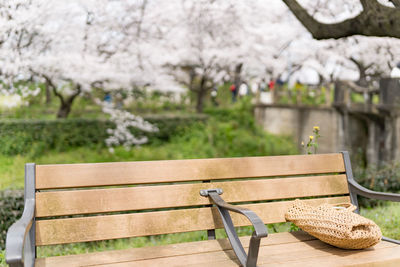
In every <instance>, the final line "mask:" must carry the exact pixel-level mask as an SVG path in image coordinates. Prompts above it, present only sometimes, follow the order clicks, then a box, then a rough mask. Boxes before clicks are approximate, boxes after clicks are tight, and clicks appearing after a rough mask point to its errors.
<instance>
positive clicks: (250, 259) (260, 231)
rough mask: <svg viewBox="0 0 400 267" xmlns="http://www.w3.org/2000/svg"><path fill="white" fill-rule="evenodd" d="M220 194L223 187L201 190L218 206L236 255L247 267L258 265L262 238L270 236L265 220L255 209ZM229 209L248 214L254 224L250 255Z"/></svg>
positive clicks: (204, 195) (247, 216)
mask: <svg viewBox="0 0 400 267" xmlns="http://www.w3.org/2000/svg"><path fill="white" fill-rule="evenodd" d="M220 194H222V189H209V190H200V195H201V196H203V197H210V198H211V200H212V202H213V203H214V204H215V205H216V206H217V209H218V211H219V214H220V215H221V218H222V222H223V224H224V228H225V231H226V234H227V236H228V239H229V242H230V243H231V246H232V248H233V251H234V252H235V254H236V257H237V258H238V259H239V261H240V263H241V265H242V266H246V267H255V266H256V265H257V258H258V251H259V248H260V239H261V238H262V237H266V236H268V231H267V228H266V227H265V224H264V222H263V221H262V220H261V219H260V218H259V217H258V216H257V214H255V213H254V212H253V211H251V210H249V209H246V208H241V207H239V206H235V205H231V204H228V203H226V202H225V201H224V200H223V199H222V198H221V197H220V196H219V195H220ZM229 211H233V212H236V213H239V214H242V215H244V216H246V218H247V219H248V220H249V221H250V222H251V223H252V225H253V226H254V232H253V234H252V235H251V239H250V246H249V252H248V255H247V254H246V252H245V250H244V248H243V246H242V244H241V243H240V240H239V237H238V236H237V234H236V231H235V227H234V225H233V222H232V219H231V216H230V214H229Z"/></svg>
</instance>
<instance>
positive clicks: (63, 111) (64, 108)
mask: <svg viewBox="0 0 400 267" xmlns="http://www.w3.org/2000/svg"><path fill="white" fill-rule="evenodd" d="M71 106H72V103H68V104H67V102H62V103H61V105H60V108H59V109H58V112H57V118H58V119H66V118H67V117H68V115H69V113H70V112H71Z"/></svg>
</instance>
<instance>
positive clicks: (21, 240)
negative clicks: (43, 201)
mask: <svg viewBox="0 0 400 267" xmlns="http://www.w3.org/2000/svg"><path fill="white" fill-rule="evenodd" d="M34 225H35V164H34V163H27V164H25V202H24V212H23V213H22V217H21V218H20V219H19V220H18V221H17V222H15V223H14V224H13V225H11V227H10V228H9V229H8V232H7V238H6V262H7V263H8V264H9V265H10V267H23V266H29V267H33V266H34V265H35V258H36V249H35V227H34Z"/></svg>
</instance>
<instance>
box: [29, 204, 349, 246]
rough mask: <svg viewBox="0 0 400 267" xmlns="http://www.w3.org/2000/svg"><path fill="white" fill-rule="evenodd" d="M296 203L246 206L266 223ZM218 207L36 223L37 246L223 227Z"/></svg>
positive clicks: (238, 219) (240, 221) (280, 218)
mask: <svg viewBox="0 0 400 267" xmlns="http://www.w3.org/2000/svg"><path fill="white" fill-rule="evenodd" d="M305 201H307V202H309V203H310V204H312V205H317V204H319V203H322V202H328V203H342V202H349V201H350V200H349V197H334V198H323V199H309V200H305ZM292 202H293V201H282V202H270V203H262V204H249V205H243V207H245V208H249V209H251V210H253V211H254V212H255V213H257V214H258V216H259V217H260V218H261V219H262V220H263V222H264V223H277V222H284V221H285V218H284V213H285V211H286V210H287V209H288V208H289V207H290V206H291V205H292ZM232 219H233V221H234V223H235V225H236V226H244V225H249V222H248V221H247V219H246V218H245V217H244V216H241V215H239V214H232ZM222 227H223V225H222V222H221V220H220V218H219V215H218V212H217V210H216V209H215V208H197V209H185V210H170V211H157V212H147V213H133V214H121V215H108V216H93V217H81V218H68V219H56V220H38V221H37V222H36V245H50V244H61V243H71V242H85V241H95V240H105V239H115V238H124V237H133V236H145V235H157V234H166V233H178V232H188V231H197V230H204V229H214V228H222Z"/></svg>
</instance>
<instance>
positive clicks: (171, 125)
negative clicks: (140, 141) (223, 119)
mask: <svg viewBox="0 0 400 267" xmlns="http://www.w3.org/2000/svg"><path fill="white" fill-rule="evenodd" d="M145 119H146V120H148V121H149V122H151V123H153V124H155V125H157V126H158V128H159V129H160V130H159V131H158V132H156V133H152V134H147V135H148V136H149V137H150V138H149V140H150V142H159V141H161V142H163V141H167V140H169V138H170V136H171V135H173V134H176V133H177V132H178V131H179V129H180V126H182V125H186V124H190V123H192V122H193V121H202V120H205V117H204V116H173V117H172V116H169V117H166V116H157V117H155V116H153V117H148V118H145ZM113 127H114V125H113V123H111V122H110V121H107V120H101V119H65V120H61V119H59V120H29V121H28V120H8V121H0V153H1V154H4V155H17V154H31V155H33V156H35V155H39V154H42V153H43V152H44V151H46V150H49V149H53V150H56V151H66V150H68V149H70V148H73V147H81V146H85V147H104V146H105V143H104V140H105V139H106V138H107V137H108V135H107V132H106V130H107V129H109V128H113ZM132 133H133V134H136V135H141V134H143V132H140V130H138V129H132Z"/></svg>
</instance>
